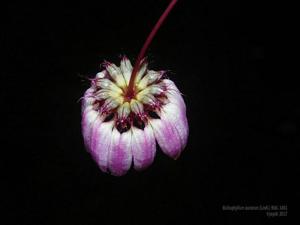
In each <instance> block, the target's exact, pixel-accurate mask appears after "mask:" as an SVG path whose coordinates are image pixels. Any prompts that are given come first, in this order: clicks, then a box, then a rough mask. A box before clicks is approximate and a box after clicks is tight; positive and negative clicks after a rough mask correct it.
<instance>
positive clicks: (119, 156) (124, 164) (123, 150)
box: [109, 129, 132, 176]
mask: <svg viewBox="0 0 300 225" xmlns="http://www.w3.org/2000/svg"><path fill="white" fill-rule="evenodd" d="M131 136H132V134H131V131H127V132H124V133H122V134H120V133H119V131H118V130H117V129H114V130H113V132H112V147H111V151H110V153H109V170H110V172H111V174H112V175H115V176H122V175H124V174H125V173H126V172H127V171H128V170H129V168H130V166H131V161H132V154H131Z"/></svg>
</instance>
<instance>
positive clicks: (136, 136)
mask: <svg viewBox="0 0 300 225" xmlns="http://www.w3.org/2000/svg"><path fill="white" fill-rule="evenodd" d="M131 150H132V155H133V162H134V168H135V169H136V170H142V169H145V168H147V167H148V166H149V165H151V164H152V162H153V160H154V157H155V152H156V143H155V137H154V134H153V130H152V127H151V126H150V125H146V126H145V128H144V130H142V129H138V128H136V127H132V145H131Z"/></svg>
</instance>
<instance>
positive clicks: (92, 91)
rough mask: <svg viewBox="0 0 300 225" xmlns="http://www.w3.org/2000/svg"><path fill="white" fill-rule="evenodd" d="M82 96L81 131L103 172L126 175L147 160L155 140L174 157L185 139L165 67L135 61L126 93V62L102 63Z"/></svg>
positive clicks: (180, 105)
mask: <svg viewBox="0 0 300 225" xmlns="http://www.w3.org/2000/svg"><path fill="white" fill-rule="evenodd" d="M104 66H105V69H104V70H103V71H101V72H99V73H97V74H96V76H95V78H93V79H92V80H91V87H90V88H89V89H87V90H86V92H85V94H84V96H83V99H82V133H83V138H84V142H85V145H86V148H87V150H88V151H89V152H90V154H91V155H92V157H93V159H94V160H95V161H96V163H97V164H98V166H99V168H100V169H101V170H102V171H103V172H109V173H111V174H112V175H115V176H121V175H124V174H126V172H127V171H128V170H129V169H130V167H131V165H132V164H133V166H134V168H135V169H136V170H142V169H145V168H147V167H148V166H149V165H151V164H152V162H153V160H154V158H155V153H156V142H157V143H158V145H159V146H160V148H161V150H162V151H163V152H164V153H165V154H166V155H168V156H170V157H172V158H174V159H177V158H178V157H179V155H180V153H181V152H182V150H183V149H184V148H185V146H186V143H187V138H188V122H187V118H186V106H185V103H184V101H183V98H182V96H181V94H180V92H179V90H178V89H177V87H176V85H175V84H174V82H172V81H171V80H170V79H167V78H166V76H165V71H154V70H149V69H148V64H147V62H146V61H145V60H143V61H142V62H141V65H140V68H139V71H138V72H137V75H136V77H135V80H134V96H132V97H131V98H130V99H128V98H127V97H126V91H127V88H128V85H129V81H130V77H131V74H132V65H131V63H130V61H129V60H128V59H127V58H126V57H123V58H122V60H121V64H120V66H119V67H118V66H116V65H115V64H113V63H109V62H105V63H104Z"/></svg>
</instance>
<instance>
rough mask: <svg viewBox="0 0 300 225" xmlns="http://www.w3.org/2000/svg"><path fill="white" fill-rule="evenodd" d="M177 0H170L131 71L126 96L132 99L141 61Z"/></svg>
mask: <svg viewBox="0 0 300 225" xmlns="http://www.w3.org/2000/svg"><path fill="white" fill-rule="evenodd" d="M176 2H177V0H172V1H171V2H170V4H169V5H168V7H167V8H166V10H165V11H164V13H163V14H162V15H161V16H160V18H159V20H158V21H157V23H156V24H155V26H154V27H153V29H152V31H151V33H150V34H149V35H148V37H147V39H146V41H145V43H144V45H143V47H142V49H141V51H140V53H139V55H138V57H137V59H136V61H135V64H134V67H133V70H132V73H131V77H130V81H129V85H128V88H127V93H126V96H127V97H128V98H129V99H130V98H132V97H133V96H134V81H135V77H136V75H137V72H138V70H139V68H140V66H141V61H142V59H143V58H144V55H145V53H146V51H147V49H148V47H149V45H150V43H151V42H152V40H153V38H154V36H155V34H156V33H157V31H158V29H159V28H160V27H161V25H162V23H163V22H164V21H165V19H166V18H167V16H168V14H169V13H170V11H171V10H172V9H173V7H174V5H175V4H176Z"/></svg>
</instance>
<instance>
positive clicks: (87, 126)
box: [81, 106, 99, 150]
mask: <svg viewBox="0 0 300 225" xmlns="http://www.w3.org/2000/svg"><path fill="white" fill-rule="evenodd" d="M98 115H99V113H98V112H97V111H95V110H94V109H93V106H88V107H86V108H85V109H84V111H83V113H82V121H81V127H82V135H83V140H84V144H85V146H86V148H87V149H88V150H90V143H91V135H92V127H93V124H94V122H95V120H96V118H97V117H98Z"/></svg>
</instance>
